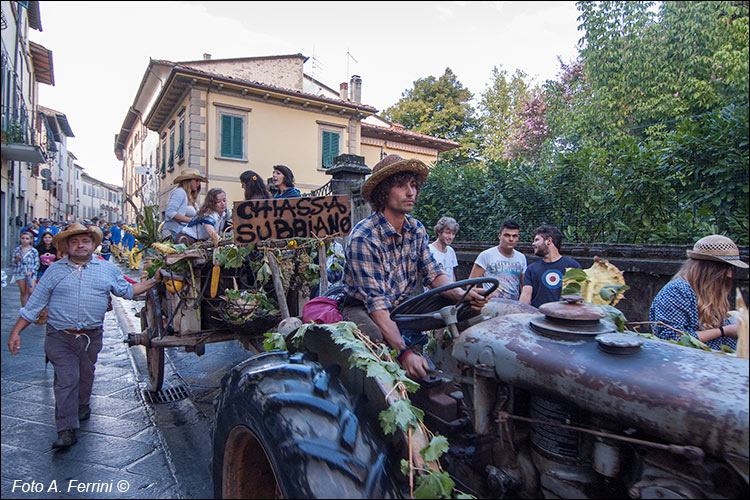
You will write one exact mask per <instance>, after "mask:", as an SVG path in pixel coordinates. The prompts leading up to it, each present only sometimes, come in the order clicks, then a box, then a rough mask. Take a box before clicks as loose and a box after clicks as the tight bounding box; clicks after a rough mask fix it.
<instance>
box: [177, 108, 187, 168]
mask: <svg viewBox="0 0 750 500" xmlns="http://www.w3.org/2000/svg"><path fill="white" fill-rule="evenodd" d="M184 144H185V119H184V118H182V119H181V120H180V145H179V146H177V156H179V157H180V159H182V158H184V157H185V146H184Z"/></svg>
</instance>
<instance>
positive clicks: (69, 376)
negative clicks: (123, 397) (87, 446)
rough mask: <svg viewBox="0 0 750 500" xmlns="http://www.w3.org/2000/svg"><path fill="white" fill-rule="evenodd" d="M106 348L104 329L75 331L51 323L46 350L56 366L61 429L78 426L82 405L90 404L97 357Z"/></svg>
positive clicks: (58, 418) (56, 403) (56, 388)
mask: <svg viewBox="0 0 750 500" xmlns="http://www.w3.org/2000/svg"><path fill="white" fill-rule="evenodd" d="M101 350H102V329H101V328H99V329H98V330H97V331H96V332H92V333H91V334H89V335H71V334H69V333H65V332H63V331H60V330H56V329H55V328H53V327H51V326H50V325H49V323H48V324H47V336H46V337H45V339H44V352H45V354H46V355H47V358H48V359H49V360H50V363H52V367H53V368H54V369H55V382H54V386H53V388H54V392H55V425H56V426H57V431H58V432H60V431H64V430H68V429H77V428H78V407H79V406H85V405H88V404H89V398H90V397H91V388H92V387H93V385H94V370H95V368H96V367H95V364H96V359H97V356H98V354H99V352H100V351H101Z"/></svg>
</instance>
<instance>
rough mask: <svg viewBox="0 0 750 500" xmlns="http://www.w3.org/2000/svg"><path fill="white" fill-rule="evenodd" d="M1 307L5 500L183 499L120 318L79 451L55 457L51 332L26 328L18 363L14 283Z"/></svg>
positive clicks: (107, 344)
mask: <svg viewBox="0 0 750 500" xmlns="http://www.w3.org/2000/svg"><path fill="white" fill-rule="evenodd" d="M5 272H6V274H8V275H10V272H9V269H6V270H5ZM1 305H2V339H1V340H2V342H1V343H0V350H1V352H2V354H1V355H0V362H1V363H0V370H1V377H0V379H1V382H0V384H1V385H0V387H1V389H2V401H1V404H2V412H1V413H2V439H1V441H2V457H1V458H2V466H1V476H2V488H1V493H2V498H183V497H184V496H183V494H182V491H181V489H180V487H179V486H178V481H177V479H176V476H175V472H174V467H173V466H172V464H171V458H170V457H169V452H168V451H167V449H166V447H165V446H164V444H163V443H164V440H163V437H162V435H161V434H160V432H159V431H158V429H157V428H156V426H155V425H154V422H155V417H154V412H153V410H152V409H151V408H150V407H149V406H148V405H147V404H145V403H144V401H143V400H142V396H141V389H143V388H145V386H144V385H143V382H139V381H138V380H137V379H136V376H135V374H136V373H138V371H137V369H136V368H135V366H134V361H133V356H132V355H131V353H130V352H129V349H128V348H127V345H126V344H124V343H123V342H122V341H123V339H124V338H125V333H123V331H122V329H121V326H120V323H119V322H118V318H117V315H116V314H115V311H112V312H109V313H107V316H106V319H105V325H104V328H105V336H104V347H103V349H102V352H101V353H100V354H99V360H98V362H97V365H96V367H97V368H96V378H95V381H94V388H93V395H92V398H91V418H90V419H89V420H87V421H85V422H82V423H81V428H80V429H79V431H78V443H77V444H76V445H74V446H73V447H71V448H70V449H68V450H65V451H52V447H51V444H52V441H54V439H55V438H56V436H57V432H56V429H55V423H54V396H53V393H52V382H53V377H54V370H53V369H52V365H50V364H45V356H44V326H37V325H30V326H29V327H27V328H26V329H25V330H24V331H23V332H22V334H21V351H20V352H19V354H18V355H17V356H13V355H11V354H10V352H9V351H8V336H9V334H10V330H11V328H12V327H13V325H14V324H15V322H16V320H17V319H18V311H19V309H20V294H19V291H18V286H17V285H16V284H15V283H9V284H8V286H7V287H5V288H3V289H2V304H1Z"/></svg>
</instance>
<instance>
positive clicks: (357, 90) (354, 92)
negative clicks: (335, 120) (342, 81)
mask: <svg viewBox="0 0 750 500" xmlns="http://www.w3.org/2000/svg"><path fill="white" fill-rule="evenodd" d="M349 90H350V92H351V93H350V96H351V97H350V98H349V100H350V101H352V102H356V103H357V104H361V103H362V78H360V77H359V75H352V78H351V81H350V82H349Z"/></svg>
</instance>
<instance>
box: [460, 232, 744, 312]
mask: <svg viewBox="0 0 750 500" xmlns="http://www.w3.org/2000/svg"><path fill="white" fill-rule="evenodd" d="M496 244H497V243H494V242H461V243H456V242H454V243H453V245H452V246H453V248H454V249H455V250H456V255H457V256H458V268H456V279H457V280H461V279H466V278H468V277H469V274H470V273H471V268H472V266H473V265H474V260H475V259H476V257H477V255H479V252H481V251H482V250H486V249H487V248H489V247H491V246H493V245H496ZM516 249H517V250H518V251H519V252H521V253H523V254H524V255H526V259H527V260H528V262H529V264H531V263H532V262H535V261H536V260H538V259H539V257H536V256H535V255H534V250H533V248H532V246H531V243H519V244H518V246H517V247H516ZM690 249H692V245H688V246H682V245H606V244H585V245H584V244H578V245H576V244H565V243H563V247H562V252H561V253H562V254H563V255H566V256H569V257H572V258H574V259H576V260H577V261H578V262H579V263H580V264H581V267H583V268H584V269H585V268H587V267H591V265H592V264H593V262H594V256H597V257H599V258H600V259H607V260H608V261H609V262H611V263H612V264H614V265H615V266H617V268H618V269H620V270H621V271H622V272H623V275H624V276H625V283H626V284H627V285H628V286H630V290H628V291H627V292H626V293H625V299H624V300H622V301H620V303H619V304H617V308H618V309H620V310H621V311H622V312H623V313H624V314H625V316H626V317H627V318H628V320H629V321H648V310H649V307H650V306H651V302H652V301H653V299H654V297H655V296H656V294H657V293H658V292H659V290H661V288H662V287H663V286H664V285H665V284H667V283H668V282H669V280H670V279H672V276H674V274H675V273H676V272H677V271H678V270H679V268H680V266H681V265H682V263H683V262H684V261H685V259H686V254H685V252H686V251H687V250H690ZM749 254H750V249H749V248H748V247H743V248H741V249H740V255H741V258H742V260H743V261H744V262H747V261H748V255H749ZM734 271H735V272H734V287H735V288H737V287H739V288H740V290H741V292H742V296H743V299H744V300H745V303H746V304H747V303H748V270H747V269H739V268H735V270H734ZM734 297H735V292H732V293H731V294H730V304H731V305H732V307H734V302H735V300H734Z"/></svg>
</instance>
